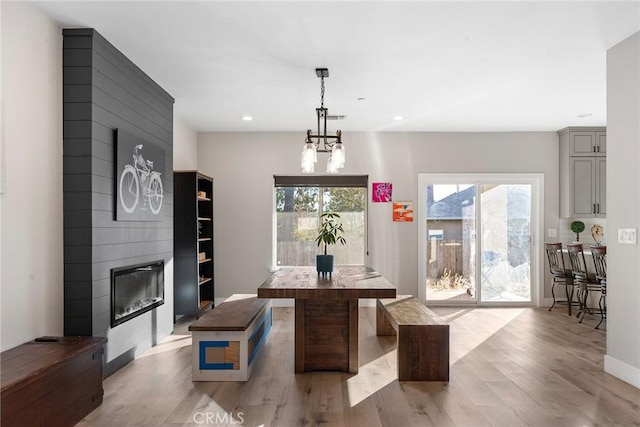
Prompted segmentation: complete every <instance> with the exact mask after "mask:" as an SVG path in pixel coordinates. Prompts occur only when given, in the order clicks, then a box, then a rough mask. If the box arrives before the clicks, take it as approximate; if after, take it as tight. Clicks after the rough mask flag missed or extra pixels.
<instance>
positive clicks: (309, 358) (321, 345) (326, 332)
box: [295, 299, 358, 374]
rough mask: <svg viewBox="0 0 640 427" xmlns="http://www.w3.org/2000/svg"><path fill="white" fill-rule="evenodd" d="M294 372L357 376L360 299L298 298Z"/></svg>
mask: <svg viewBox="0 0 640 427" xmlns="http://www.w3.org/2000/svg"><path fill="white" fill-rule="evenodd" d="M295 304H296V307H295V372H296V373H302V372H310V371H340V372H349V373H353V374H355V373H358V300H357V299H349V300H335V299H331V300H328V299H296V301H295Z"/></svg>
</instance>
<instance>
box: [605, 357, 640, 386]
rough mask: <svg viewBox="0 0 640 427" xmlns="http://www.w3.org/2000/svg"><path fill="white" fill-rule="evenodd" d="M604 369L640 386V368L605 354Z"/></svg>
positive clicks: (633, 384)
mask: <svg viewBox="0 0 640 427" xmlns="http://www.w3.org/2000/svg"><path fill="white" fill-rule="evenodd" d="M604 371H605V372H606V373H608V374H611V375H613V376H614V377H617V378H620V379H621V380H622V381H624V382H627V383H629V384H631V385H632V386H634V387H636V388H640V368H636V367H635V366H631V365H628V364H626V363H624V362H621V361H620V360H618V359H614V358H613V357H611V356H609V355H605V356H604Z"/></svg>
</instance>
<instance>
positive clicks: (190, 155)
mask: <svg viewBox="0 0 640 427" xmlns="http://www.w3.org/2000/svg"><path fill="white" fill-rule="evenodd" d="M197 169H198V134H197V133H196V132H195V131H194V130H193V129H192V128H191V127H190V126H189V124H188V123H187V122H186V121H184V120H183V119H182V118H180V117H178V116H176V115H175V113H174V114H173V170H197Z"/></svg>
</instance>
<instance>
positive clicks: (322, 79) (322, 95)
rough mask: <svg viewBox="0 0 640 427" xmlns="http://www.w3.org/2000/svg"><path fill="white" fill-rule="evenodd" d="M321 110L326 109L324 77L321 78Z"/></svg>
mask: <svg viewBox="0 0 640 427" xmlns="http://www.w3.org/2000/svg"><path fill="white" fill-rule="evenodd" d="M320 108H324V77H320Z"/></svg>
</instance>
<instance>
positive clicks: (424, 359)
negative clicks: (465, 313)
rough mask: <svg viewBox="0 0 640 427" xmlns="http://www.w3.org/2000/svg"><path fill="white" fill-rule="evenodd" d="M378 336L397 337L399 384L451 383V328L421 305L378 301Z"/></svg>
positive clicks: (412, 301) (411, 301)
mask: <svg viewBox="0 0 640 427" xmlns="http://www.w3.org/2000/svg"><path fill="white" fill-rule="evenodd" d="M376 334H377V335H378V336H387V335H397V347H398V380H400V381H449V325H448V324H446V323H445V322H444V321H443V320H442V319H441V318H440V317H439V316H438V315H437V314H435V313H434V312H433V311H431V310H430V309H429V308H428V307H427V306H426V305H424V303H423V302H422V301H420V300H418V299H417V298H414V297H412V296H411V295H402V296H398V297H397V298H393V299H379V300H377V304H376Z"/></svg>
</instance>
